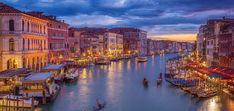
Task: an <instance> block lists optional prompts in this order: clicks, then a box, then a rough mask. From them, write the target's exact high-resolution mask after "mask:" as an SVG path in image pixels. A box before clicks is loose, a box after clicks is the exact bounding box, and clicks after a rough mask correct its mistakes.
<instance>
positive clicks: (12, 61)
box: [7, 59, 18, 69]
mask: <svg viewBox="0 0 234 111" xmlns="http://www.w3.org/2000/svg"><path fill="white" fill-rule="evenodd" d="M17 65H18V63H17V61H16V60H15V59H9V60H8V61H7V69H13V68H17Z"/></svg>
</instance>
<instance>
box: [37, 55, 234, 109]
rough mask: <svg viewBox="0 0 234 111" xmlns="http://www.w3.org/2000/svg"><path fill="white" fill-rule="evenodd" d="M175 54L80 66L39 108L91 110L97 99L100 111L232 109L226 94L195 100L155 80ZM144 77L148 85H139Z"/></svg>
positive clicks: (232, 104) (232, 106)
mask: <svg viewBox="0 0 234 111" xmlns="http://www.w3.org/2000/svg"><path fill="white" fill-rule="evenodd" d="M174 56H176V55H175V54H168V55H165V56H152V57H148V61H147V62H146V63H137V62H135V60H134V59H132V60H121V61H118V62H112V63H111V65H109V66H93V67H89V68H84V69H80V72H79V73H80V77H79V80H78V81H77V83H73V84H64V85H63V86H62V89H61V92H60V94H59V95H58V97H57V99H56V100H55V102H53V103H49V104H47V105H44V106H40V107H39V108H38V109H37V110H39V111H40V110H42V111H92V108H93V106H95V104H96V99H99V100H100V101H105V102H106V107H105V109H104V110H103V111H234V100H233V99H231V97H229V96H228V95H226V94H220V95H218V96H215V97H212V98H209V99H198V98H196V97H193V96H191V95H189V94H186V93H184V92H183V91H181V90H180V89H178V88H175V87H173V86H171V85H170V84H168V83H166V82H165V81H163V83H162V85H161V86H158V87H157V86H156V83H155V80H156V78H157V77H158V74H159V73H160V72H164V71H165V64H164V63H165V61H166V60H168V59H169V58H172V57H174ZM143 77H147V78H148V79H149V82H150V83H149V87H148V88H144V87H143V85H142V79H143Z"/></svg>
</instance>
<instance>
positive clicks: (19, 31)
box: [0, 30, 47, 36]
mask: <svg viewBox="0 0 234 111" xmlns="http://www.w3.org/2000/svg"><path fill="white" fill-rule="evenodd" d="M0 34H14V35H17V34H31V35H36V36H47V34H42V33H35V32H24V31H22V30H15V31H8V30H0Z"/></svg>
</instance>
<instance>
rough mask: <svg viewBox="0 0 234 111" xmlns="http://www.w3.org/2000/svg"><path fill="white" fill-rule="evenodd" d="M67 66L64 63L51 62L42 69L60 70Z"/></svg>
mask: <svg viewBox="0 0 234 111" xmlns="http://www.w3.org/2000/svg"><path fill="white" fill-rule="evenodd" d="M64 67H65V65H64V64H49V65H47V66H45V67H43V68H42V70H60V69H63V68H64Z"/></svg>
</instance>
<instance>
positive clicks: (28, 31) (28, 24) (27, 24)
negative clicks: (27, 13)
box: [27, 22, 29, 32]
mask: <svg viewBox="0 0 234 111" xmlns="http://www.w3.org/2000/svg"><path fill="white" fill-rule="evenodd" d="M27 27H28V32H29V22H28V23H27Z"/></svg>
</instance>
